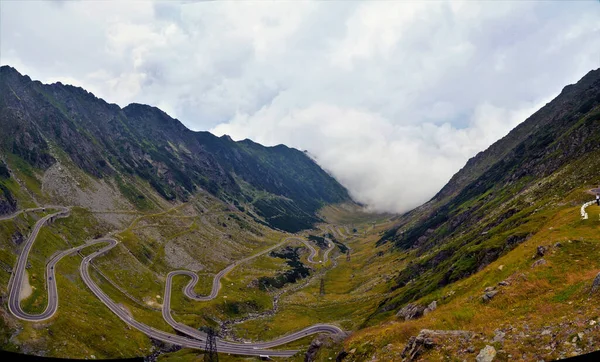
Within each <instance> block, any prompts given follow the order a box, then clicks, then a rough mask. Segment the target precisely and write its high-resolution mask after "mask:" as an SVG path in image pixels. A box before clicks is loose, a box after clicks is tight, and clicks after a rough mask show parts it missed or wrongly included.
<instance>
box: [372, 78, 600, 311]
mask: <svg viewBox="0 0 600 362" xmlns="http://www.w3.org/2000/svg"><path fill="white" fill-rule="evenodd" d="M599 105H600V70H594V71H591V72H589V73H588V74H587V75H585V76H584V77H583V78H582V79H581V80H580V81H579V82H578V83H577V84H575V85H570V86H567V87H565V88H564V89H563V91H562V92H561V94H560V95H559V96H558V97H556V98H555V99H554V100H553V101H552V102H550V103H548V104H547V105H546V106H544V107H543V108H542V109H540V110H539V111H538V112H536V113H535V114H533V115H532V116H531V117H529V118H528V119H527V120H526V121H525V122H524V123H522V124H521V125H519V126H518V127H516V128H515V129H514V130H513V131H512V132H510V134H508V135H507V136H506V137H504V138H503V139H501V140H499V141H498V142H496V143H495V144H494V145H492V146H491V147H490V148H489V149H487V150H486V151H484V152H481V153H480V154H478V155H477V156H476V157H474V158H473V159H471V160H469V162H468V163H467V164H466V165H465V167H464V168H463V169H462V170H460V171H459V172H458V173H457V174H456V175H455V176H454V177H453V178H452V179H451V180H450V182H449V183H448V184H447V185H446V186H445V187H444V188H443V189H442V190H441V191H440V192H439V193H438V194H437V195H436V196H435V197H434V198H433V199H432V200H431V201H429V202H428V203H427V204H425V205H423V206H422V207H420V208H417V209H416V210H413V211H412V212H410V213H408V214H406V215H404V216H403V217H401V218H400V221H399V222H398V224H397V225H396V226H395V227H394V228H393V229H391V230H389V231H388V232H387V233H385V235H384V236H383V237H382V238H381V240H379V242H378V245H382V244H384V243H393V244H394V245H395V246H396V247H397V248H400V249H404V250H412V251H414V253H415V254H416V255H419V256H421V258H420V259H419V260H418V261H415V262H412V263H410V264H409V265H408V266H407V267H406V268H405V269H403V270H401V271H399V272H398V274H397V277H396V279H395V283H394V284H393V286H392V289H397V290H399V294H398V295H397V297H395V298H394V299H393V300H389V301H387V302H386V303H384V305H383V306H382V307H381V308H380V311H386V310H391V309H394V308H395V307H397V306H398V305H401V304H403V303H406V302H408V301H410V300H413V299H415V298H418V297H420V296H423V295H426V294H427V293H429V292H431V291H433V290H435V289H437V288H439V287H441V286H444V285H447V284H449V283H452V282H455V281H457V280H459V279H462V278H464V277H466V276H468V275H471V274H473V273H475V272H477V271H478V270H481V269H482V268H483V267H485V266H486V265H488V264H489V263H491V262H492V261H494V260H496V259H497V258H498V257H499V256H501V255H504V254H506V253H507V252H508V251H510V250H512V249H513V248H514V247H515V246H516V245H518V244H519V243H521V242H523V241H524V240H526V239H527V238H528V237H529V236H530V235H532V234H533V233H535V232H536V231H538V229H539V227H540V225H538V224H537V223H536V222H533V221H531V220H530V218H529V217H530V216H531V215H533V214H535V213H539V212H543V210H546V209H549V208H552V207H555V206H557V203H558V202H559V200H561V199H563V198H564V197H565V195H568V194H569V193H570V192H573V190H575V189H577V188H580V187H581V186H582V185H586V184H589V185H590V188H591V187H592V185H594V184H598V183H599V182H600V179H599V178H598V170H599V169H600V157H599V156H600V106H599ZM573 202H574V203H577V202H579V200H573Z"/></svg>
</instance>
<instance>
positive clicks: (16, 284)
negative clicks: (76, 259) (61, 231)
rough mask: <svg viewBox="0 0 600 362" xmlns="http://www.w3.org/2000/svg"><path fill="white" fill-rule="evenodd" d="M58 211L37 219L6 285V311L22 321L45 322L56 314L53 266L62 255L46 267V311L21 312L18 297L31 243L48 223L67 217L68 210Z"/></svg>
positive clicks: (56, 293)
mask: <svg viewBox="0 0 600 362" xmlns="http://www.w3.org/2000/svg"><path fill="white" fill-rule="evenodd" d="M59 209H60V211H58V212H56V213H54V214H49V215H46V216H44V217H42V218H41V219H39V220H38V221H37V222H36V223H35V225H34V227H33V230H32V231H31V234H30V235H29V237H28V238H27V240H26V241H25V243H24V244H23V249H22V250H21V253H20V254H19V257H18V259H17V265H16V266H15V269H14V271H13V273H12V274H11V277H10V280H9V283H8V285H9V287H8V288H9V294H8V310H9V311H10V312H11V313H12V314H13V315H14V316H15V317H17V318H19V319H23V320H26V321H31V322H39V321H43V320H46V319H48V318H50V317H52V315H54V313H55V312H56V309H57V307H58V292H57V290H56V280H55V278H54V265H56V263H57V262H58V260H60V258H62V256H64V255H62V254H64V253H61V254H59V255H57V257H58V259H57V257H55V258H53V259H52V260H51V261H50V262H49V263H48V265H47V268H50V269H47V271H46V285H47V286H48V306H47V307H46V310H45V311H44V312H42V313H41V314H38V315H35V314H29V313H26V312H25V311H23V309H21V303H20V300H19V297H20V296H21V286H22V285H23V281H24V278H25V268H26V267H27V258H29V252H30V251H31V247H32V246H33V243H34V242H35V239H36V238H37V235H38V233H39V232H40V229H41V228H42V226H44V224H45V223H47V222H48V221H51V220H54V219H55V218H57V217H66V216H68V215H69V209H67V208H62V207H61V208H59ZM30 210H31V209H30ZM24 211H26V210H24ZM18 214H19V213H16V214H15V215H14V216H16V215H18ZM14 216H13V217H14ZM85 246H87V245H83V246H81V247H85ZM70 251H74V250H70ZM67 254H68V253H67ZM61 255H62V256H61ZM65 255H66V254H65ZM52 263H53V264H52ZM48 270H50V273H49V272H48Z"/></svg>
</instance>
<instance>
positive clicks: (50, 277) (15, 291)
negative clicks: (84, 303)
mask: <svg viewBox="0 0 600 362" xmlns="http://www.w3.org/2000/svg"><path fill="white" fill-rule="evenodd" d="M54 208H58V209H59V210H60V211H59V212H57V213H54V214H50V215H46V216H44V217H43V218H41V219H40V220H38V222H36V224H35V226H34V228H33V230H32V233H31V234H30V235H29V237H28V238H27V240H26V242H25V244H24V246H23V249H22V250H21V253H20V254H19V256H18V259H17V264H16V266H15V270H14V272H13V273H12V274H11V280H10V281H9V303H8V306H9V311H10V312H11V313H12V314H13V315H15V316H16V317H17V318H20V319H22V320H26V321H31V322H39V321H43V320H46V319H49V318H50V317H52V316H53V315H54V314H55V313H56V310H57V308H58V291H57V286H56V278H55V266H56V264H57V263H58V262H59V261H60V260H61V259H62V258H63V257H65V256H67V255H69V254H71V253H74V252H77V251H79V250H81V249H83V248H86V247H88V246H92V245H96V244H99V243H108V245H107V246H105V247H103V248H102V249H100V250H97V251H95V252H93V253H91V254H89V255H87V256H85V257H84V258H83V260H82V262H81V264H80V267H79V272H80V274H81V277H82V279H83V281H84V283H85V284H86V286H87V287H88V288H89V289H90V290H91V291H92V293H94V295H95V296H96V297H97V298H98V299H100V301H101V302H102V303H104V305H106V306H107V307H108V308H109V309H110V310H111V311H112V312H113V313H114V314H116V315H117V317H119V318H120V319H121V320H122V321H123V322H125V323H126V324H127V325H129V326H131V327H133V328H135V329H137V330H139V331H141V332H142V333H144V334H146V335H148V336H150V337H152V338H155V339H158V340H161V341H164V342H168V343H173V344H177V345H181V346H182V347H186V348H195V349H204V347H205V341H206V335H205V334H204V333H202V332H200V331H197V330H196V329H194V328H192V327H190V326H187V325H184V324H181V323H178V322H177V321H175V320H174V319H173V317H172V316H171V312H170V300H171V286H172V279H173V277H174V276H175V275H180V274H182V275H187V276H189V277H191V278H192V279H191V281H190V282H189V283H188V284H187V285H186V286H185V287H184V290H183V292H184V293H185V295H186V296H188V297H189V298H191V299H193V300H197V301H208V300H212V299H214V298H215V297H216V296H217V295H218V292H219V290H220V288H221V283H220V281H221V278H222V277H223V276H225V275H227V273H229V272H230V271H231V270H232V269H233V268H234V267H235V266H236V265H238V264H241V263H244V262H246V261H249V260H251V259H253V258H256V257H258V256H260V255H263V254H265V253H268V252H270V251H271V250H274V249H275V248H277V247H279V246H281V245H282V244H284V243H287V242H289V241H292V240H295V241H300V242H302V243H304V244H305V245H306V246H307V247H308V248H309V249H310V250H311V254H310V256H309V261H310V262H311V263H315V262H314V260H313V257H314V256H315V255H316V254H317V250H316V249H315V248H314V247H312V245H310V244H309V243H308V242H307V241H305V240H304V239H300V238H294V237H290V238H286V239H285V240H284V241H282V242H281V243H279V244H276V245H274V246H272V247H270V248H268V249H266V250H263V251H261V252H259V253H257V254H255V255H252V256H249V257H247V258H245V259H242V260H239V261H237V262H235V263H233V264H231V265H229V266H228V267H226V268H225V269H223V270H222V271H220V272H219V273H218V274H217V275H215V277H214V279H213V285H212V290H211V293H210V295H208V296H199V295H197V294H196V293H195V292H194V286H195V285H196V284H197V282H198V280H199V278H198V275H197V274H195V273H193V272H191V271H186V270H179V271H173V272H170V273H169V274H168V275H167V282H166V285H165V298H164V304H163V309H162V314H163V318H164V319H165V321H167V323H169V324H170V325H171V326H172V327H173V328H174V329H175V330H177V331H179V332H182V333H184V334H187V335H188V336H191V337H193V338H188V337H184V336H179V335H175V334H171V333H168V332H164V331H161V330H158V329H155V328H153V327H150V326H148V325H146V324H144V323H141V322H138V321H136V320H135V319H134V318H133V317H132V316H131V315H130V314H129V313H128V312H127V311H126V310H125V309H123V308H122V307H120V306H119V305H118V304H117V303H115V302H114V301H113V300H112V299H110V298H109V297H108V295H107V294H106V293H104V292H103V291H102V289H101V288H100V287H99V286H98V285H96V284H95V283H94V281H93V280H92V278H91V276H90V273H89V266H90V264H91V261H92V260H93V259H94V258H96V257H98V256H101V255H103V254H104V253H106V252H107V251H109V250H110V249H112V248H113V247H115V246H116V245H117V243H118V242H117V241H116V240H115V239H111V238H100V239H96V240H92V241H89V242H87V243H85V244H83V245H79V246H76V247H74V248H71V249H68V250H64V251H62V252H60V253H58V254H56V255H55V256H53V257H52V258H51V259H50V261H49V262H48V263H47V265H46V287H47V293H48V305H47V307H46V309H45V310H44V311H43V312H42V313H40V314H29V313H27V312H25V311H23V310H22V309H21V305H20V302H19V296H20V290H21V285H22V283H23V280H24V273H25V268H26V265H27V259H28V257H29V252H30V251H31V248H32V246H33V243H34V242H35V240H36V238H37V235H38V233H39V231H40V229H41V227H42V226H43V225H44V224H46V223H47V222H48V221H50V220H53V219H55V218H57V217H67V216H69V212H70V211H69V209H68V208H64V207H54ZM38 209H43V208H36V209H27V210H23V211H20V212H17V213H15V214H13V215H11V218H14V217H16V216H18V215H19V214H20V213H22V212H24V211H31V210H38ZM332 245H333V243H330V248H329V249H328V250H327V251H326V253H325V254H324V256H323V259H324V261H325V262H326V261H327V255H328V253H329V251H331V249H332V247H331V246H332ZM316 333H331V334H337V333H343V330H341V329H340V328H339V327H337V326H334V325H328V324H315V325H313V326H310V327H307V328H305V329H303V330H301V331H297V332H294V333H291V334H288V335H286V336H283V337H281V338H278V339H276V340H273V341H269V342H258V343H244V344H239V343H233V342H228V341H224V340H221V339H218V340H217V348H218V350H219V351H220V352H223V353H231V354H238V355H250V356H273V357H275V356H277V357H290V356H293V355H294V354H296V353H297V352H298V351H297V350H280V351H274V350H268V348H273V347H277V346H280V345H283V344H286V343H289V342H292V341H295V340H297V339H300V338H304V337H305V336H308V335H311V334H316Z"/></svg>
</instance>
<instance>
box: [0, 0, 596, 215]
mask: <svg viewBox="0 0 600 362" xmlns="http://www.w3.org/2000/svg"><path fill="white" fill-rule="evenodd" d="M0 11H1V19H0V20H1V21H0V24H1V25H0V41H1V44H0V62H1V63H2V64H9V65H11V66H13V67H15V68H17V70H19V71H20V72H21V73H24V74H28V75H29V76H31V77H32V78H33V79H39V80H41V81H43V82H55V81H61V82H63V83H70V84H74V85H78V86H82V87H84V88H86V89H87V90H89V91H91V92H93V93H94V94H95V95H97V96H99V97H102V98H104V99H106V100H107V101H109V102H113V103H117V104H119V105H121V106H125V105H127V104H129V103H131V102H139V103H146V104H151V105H155V106H158V107H160V108H161V109H163V110H165V111H166V112H167V113H169V114H170V115H172V116H173V117H176V118H178V119H179V120H181V121H182V122H183V123H184V124H185V125H187V126H188V127H189V128H191V129H194V130H211V131H212V132H213V133H215V134H217V135H222V134H229V135H231V137H232V138H234V139H238V140H239V139H244V138H250V139H253V140H255V141H257V142H260V143H263V144H266V145H276V144H279V143H284V144H286V145H289V146H292V147H296V148H299V149H302V150H308V151H309V152H310V154H311V155H313V157H315V159H316V160H317V161H318V162H319V164H320V165H321V166H322V167H323V168H325V169H326V170H328V171H330V172H331V173H332V174H333V175H334V176H335V177H336V178H337V179H338V180H339V181H340V182H341V183H342V184H343V185H345V186H346V187H347V188H348V189H349V190H350V192H351V194H352V195H353V196H354V197H355V199H357V200H358V201H361V202H364V203H366V204H368V205H370V206H371V207H373V208H375V209H378V210H385V211H396V212H402V211H406V210H408V209H410V208H412V207H415V206H418V205H419V204H421V203H423V202H425V201H427V200H428V199H429V198H431V197H432V196H433V195H434V194H435V193H436V192H437V191H438V190H439V189H440V188H441V187H442V186H443V185H444V184H445V183H446V182H447V181H448V180H449V179H450V177H451V176H452V175H453V174H454V173H456V172H457V171H458V170H459V169H460V168H461V167H462V166H463V165H464V164H465V162H466V161H467V160H468V159H469V158H470V157H472V156H474V155H475V154H476V153H477V152H479V151H482V150H484V149H485V148H486V147H488V146H489V145H490V144H492V143H493V142H494V141H495V140H497V139H499V138H501V137H502V136H504V135H506V134H507V133H508V132H509V131H510V130H511V129H512V128H514V126H516V125H517V124H518V123H520V122H522V121H523V120H524V119H525V118H526V117H527V116H529V115H530V114H532V113H533V112H534V111H535V110H537V109H538V108H540V107H541V106H543V105H544V104H545V103H547V102H548V101H550V100H551V99H552V98H553V97H555V96H556V95H557V94H558V93H559V92H560V90H561V89H562V88H563V87H564V86H565V85H566V84H570V83H574V82H576V81H577V80H578V79H579V78H581V77H582V76H583V75H584V74H585V73H587V72H588V71H589V70H591V69H595V68H598V67H600V4H599V3H598V2H597V1H588V2H583V1H579V2H573V1H571V2H567V1H564V2H559V1H550V2H542V1H529V2H524V1H519V2H517V1H496V2H492V1H485V2H472V1H469V2H433V1H427V2H406V1H405V2H400V1H398V2H393V1H371V2H358V1H351V2H341V1H340V2H320V3H315V2H299V1H298V2H296V1H286V2H276V3H274V2H268V1H258V2H250V1H244V2H234V1H227V2H192V1H185V2H176V1H168V2H157V3H151V2H143V1H138V2H131V3H127V2H123V1H118V2H117V1H49V2H36V1H5V0H2V1H0Z"/></svg>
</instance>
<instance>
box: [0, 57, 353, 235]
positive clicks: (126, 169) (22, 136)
mask: <svg viewBox="0 0 600 362" xmlns="http://www.w3.org/2000/svg"><path fill="white" fill-rule="evenodd" d="M0 95H1V97H0V129H1V130H2V132H1V134H0V155H2V156H3V157H2V158H3V159H5V160H4V161H3V163H2V164H0V185H5V184H7V182H8V181H4V182H3V181H2V177H4V178H5V179H8V178H9V177H10V174H9V173H8V172H6V173H3V172H2V171H3V170H4V169H5V168H7V169H9V168H11V167H12V168H19V167H21V168H23V167H31V168H33V169H34V170H40V171H42V172H43V171H45V170H47V169H49V168H50V167H51V166H52V165H54V164H55V163H56V162H57V159H56V158H57V157H59V156H57V155H63V156H64V158H65V159H66V160H68V162H70V163H71V162H72V163H73V164H74V165H76V167H77V168H79V169H80V170H83V171H84V172H85V173H86V174H87V175H89V176H90V177H92V178H95V179H103V180H114V182H115V183H117V184H118V185H119V188H120V190H121V193H122V194H123V196H124V197H126V198H127V199H129V201H130V202H131V203H132V204H134V205H138V206H139V205H141V204H143V202H142V201H144V198H145V195H144V191H143V190H142V189H141V187H143V184H145V183H147V184H148V185H149V186H150V187H151V188H152V189H154V190H155V191H156V192H157V193H158V194H160V196H161V197H162V198H163V199H165V200H167V201H185V200H187V199H188V198H189V197H190V195H193V194H194V193H196V192H197V191H198V190H200V189H204V190H207V191H208V192H210V193H212V194H213V195H215V196H217V197H219V198H221V199H222V200H224V201H226V202H229V203H231V204H234V205H236V206H238V207H241V208H242V209H244V210H247V211H249V212H251V213H253V214H255V215H258V216H259V217H261V218H263V219H264V220H265V221H266V222H267V223H268V224H269V225H271V226H273V227H276V228H279V229H284V230H287V231H297V230H300V229H303V228H308V227H310V226H311V225H312V223H314V222H316V221H318V220H319V218H318V217H317V216H316V211H317V210H318V209H319V208H320V207H322V206H324V205H326V204H330V203H337V202H343V201H348V200H350V197H349V196H348V193H347V191H346V189H345V188H344V187H343V186H341V185H340V184H339V183H338V182H337V181H336V180H335V179H334V178H333V177H331V176H330V175H329V174H327V173H326V172H325V171H323V170H322V169H321V168H320V167H319V166H318V165H317V164H316V163H315V162H314V161H313V160H311V159H310V158H309V157H308V156H307V155H305V154H304V153H303V152H300V151H298V150H295V149H291V148H288V147H285V146H282V145H280V146H276V147H264V146H261V145H259V144H257V143H254V142H251V141H248V140H245V141H242V142H234V141H232V140H231V139H230V138H229V137H227V136H223V137H216V136H214V135H212V134H210V133H208V132H193V131H190V130H188V129H187V128H186V127H185V126H184V125H183V124H181V123H180V122H179V121H178V120H176V119H173V118H171V117H169V116H168V115H167V114H166V113H164V112H162V111H161V110H159V109H158V108H155V107H150V106H146V105H140V104H130V105H129V106H127V107H125V108H123V109H121V108H120V107H119V106H117V105H115V104H109V103H106V102H105V101H104V100H102V99H99V98H96V97H95V96H94V95H93V94H91V93H89V92H87V91H85V90H83V89H81V88H78V87H73V86H69V85H63V84H61V83H55V84H51V85H44V84H42V83H40V82H37V81H31V79H30V78H29V77H27V76H22V75H21V74H19V73H18V72H17V71H16V70H15V69H13V68H11V67H8V66H3V67H1V68H0ZM3 165H4V166H3ZM5 166H6V167H5ZM4 174H6V175H8V176H3V175H4ZM135 180H139V181H140V183H138V182H137V181H135ZM9 186H10V185H9ZM9 186H2V189H1V190H0V213H7V212H10V211H12V210H14V209H15V208H16V204H15V197H14V195H13V194H14V192H11V191H10V190H11V187H9ZM17 199H18V198H17ZM140 200H142V201H140Z"/></svg>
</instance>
